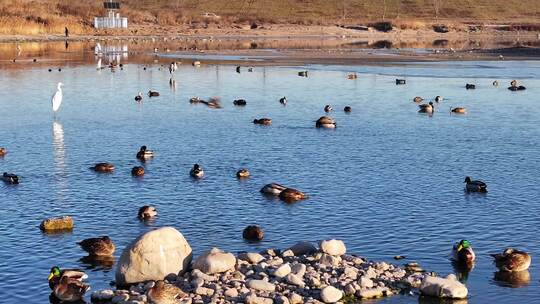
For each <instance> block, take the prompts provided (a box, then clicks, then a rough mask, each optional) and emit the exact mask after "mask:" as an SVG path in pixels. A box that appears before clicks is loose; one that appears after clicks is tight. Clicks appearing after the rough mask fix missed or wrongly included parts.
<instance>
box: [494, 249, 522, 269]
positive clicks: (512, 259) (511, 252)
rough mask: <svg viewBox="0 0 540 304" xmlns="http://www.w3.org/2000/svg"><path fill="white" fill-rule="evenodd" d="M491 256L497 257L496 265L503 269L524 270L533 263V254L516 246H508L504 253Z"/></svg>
mask: <svg viewBox="0 0 540 304" xmlns="http://www.w3.org/2000/svg"><path fill="white" fill-rule="evenodd" d="M491 256H492V257H493V258H494V259H495V261H494V262H495V266H497V268H499V270H501V271H524V270H527V269H529V266H530V265H531V256H530V255H529V254H528V253H526V252H525V251H521V250H517V249H514V248H506V249H505V250H504V251H503V252H502V253H498V254H492V255H491Z"/></svg>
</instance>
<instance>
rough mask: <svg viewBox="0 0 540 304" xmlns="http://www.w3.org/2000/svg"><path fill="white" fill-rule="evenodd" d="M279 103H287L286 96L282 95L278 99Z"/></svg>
mask: <svg viewBox="0 0 540 304" xmlns="http://www.w3.org/2000/svg"><path fill="white" fill-rule="evenodd" d="M279 103H280V104H282V105H284V106H285V105H287V97H285V96H283V97H281V98H280V99H279Z"/></svg>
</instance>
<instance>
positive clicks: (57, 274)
mask: <svg viewBox="0 0 540 304" xmlns="http://www.w3.org/2000/svg"><path fill="white" fill-rule="evenodd" d="M63 277H67V278H68V279H70V280H76V281H80V282H82V281H83V280H85V279H87V278H88V275H86V273H84V271H82V270H80V269H63V270H60V267H58V266H53V267H52V268H51V272H50V273H49V278H48V279H47V280H48V281H49V287H50V288H51V289H52V290H54V288H55V287H56V285H58V283H59V282H60V279H61V278H63Z"/></svg>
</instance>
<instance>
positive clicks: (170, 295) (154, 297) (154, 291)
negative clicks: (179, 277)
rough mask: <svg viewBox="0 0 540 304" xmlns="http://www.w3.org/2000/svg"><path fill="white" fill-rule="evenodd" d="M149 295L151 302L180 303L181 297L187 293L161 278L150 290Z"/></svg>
mask: <svg viewBox="0 0 540 304" xmlns="http://www.w3.org/2000/svg"><path fill="white" fill-rule="evenodd" d="M147 296H148V299H149V300H150V303H157V304H172V303H180V302H179V301H180V299H182V298H183V297H185V296H186V293H185V292H184V291H182V289H180V288H179V287H177V286H176V285H174V284H170V283H165V281H163V280H159V281H156V282H155V283H154V286H152V287H151V288H150V289H149V290H148V292H147Z"/></svg>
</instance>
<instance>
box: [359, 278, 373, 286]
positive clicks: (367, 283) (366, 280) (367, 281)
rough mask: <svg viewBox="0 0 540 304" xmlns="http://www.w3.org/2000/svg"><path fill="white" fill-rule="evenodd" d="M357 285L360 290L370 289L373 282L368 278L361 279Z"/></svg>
mask: <svg viewBox="0 0 540 304" xmlns="http://www.w3.org/2000/svg"><path fill="white" fill-rule="evenodd" d="M358 284H360V288H372V287H373V281H372V280H371V279H370V278H368V277H361V278H360V280H359V281H358Z"/></svg>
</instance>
